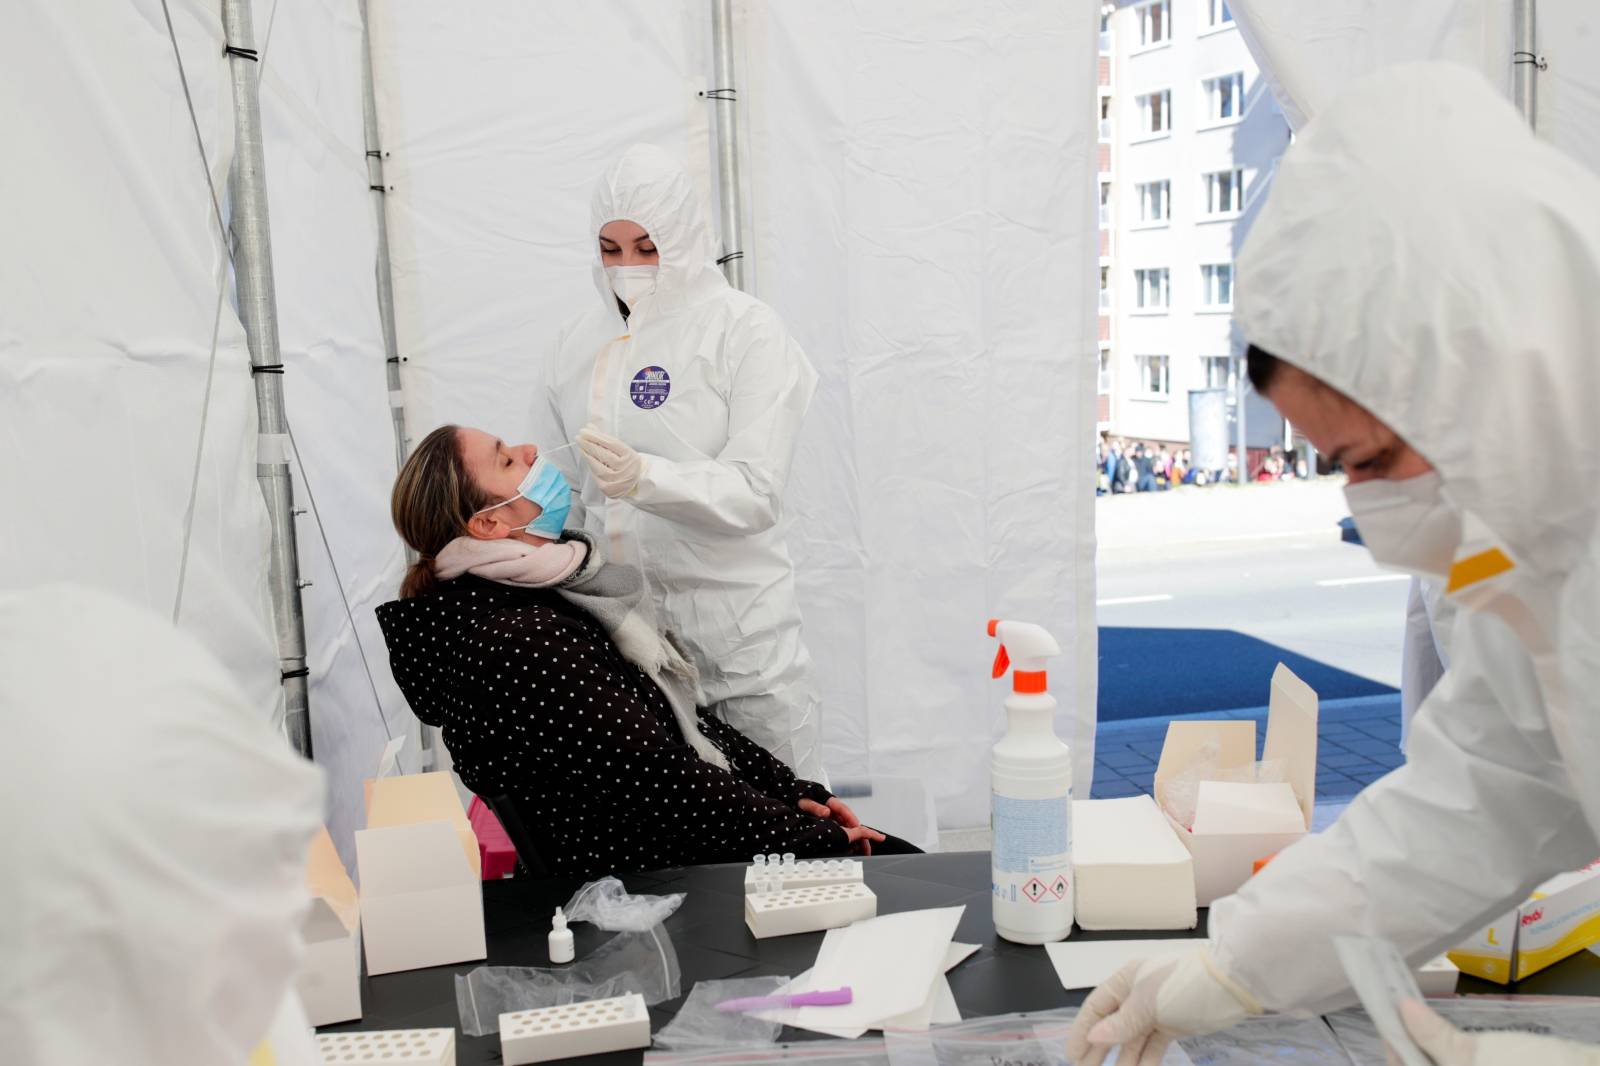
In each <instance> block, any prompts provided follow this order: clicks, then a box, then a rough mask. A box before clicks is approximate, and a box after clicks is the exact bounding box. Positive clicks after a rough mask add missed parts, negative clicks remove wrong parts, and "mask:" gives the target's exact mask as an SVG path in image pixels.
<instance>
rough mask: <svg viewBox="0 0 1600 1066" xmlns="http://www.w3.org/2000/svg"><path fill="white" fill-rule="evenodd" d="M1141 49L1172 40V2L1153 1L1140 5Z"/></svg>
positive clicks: (1166, 0) (1167, 0) (1170, 0)
mask: <svg viewBox="0 0 1600 1066" xmlns="http://www.w3.org/2000/svg"><path fill="white" fill-rule="evenodd" d="M1136 13H1137V14H1138V16H1139V47H1140V48H1149V47H1151V46H1153V45H1158V44H1165V43H1166V42H1168V41H1170V40H1172V0H1151V2H1150V3H1145V4H1140V5H1139V7H1138V8H1137V11H1136Z"/></svg>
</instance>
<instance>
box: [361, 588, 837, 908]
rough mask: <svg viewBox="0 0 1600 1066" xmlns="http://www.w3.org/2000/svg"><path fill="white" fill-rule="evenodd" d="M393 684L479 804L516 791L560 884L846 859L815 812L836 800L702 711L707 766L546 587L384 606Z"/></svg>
mask: <svg viewBox="0 0 1600 1066" xmlns="http://www.w3.org/2000/svg"><path fill="white" fill-rule="evenodd" d="M378 621H379V623H380V624H381V625H382V627H383V635H384V639H385V640H386V641H387V642H388V645H389V662H390V667H391V669H393V671H394V678H395V681H396V682H398V683H399V685H400V690H401V691H402V692H403V693H405V697H406V700H407V701H408V702H409V703H410V704H411V709H412V710H413V711H415V712H416V715H417V717H418V718H420V719H421V720H422V721H424V722H427V723H428V724H430V725H436V726H439V727H441V728H442V730H443V732H444V741H445V744H446V745H447V746H448V747H449V749H450V755H451V757H452V758H453V759H454V760H455V769H456V772H457V773H458V774H460V775H461V779H462V781H464V782H465V783H466V785H467V787H468V788H470V789H472V790H473V791H474V792H476V793H478V794H480V795H488V796H495V795H507V796H510V797H511V798H512V799H513V800H515V801H516V803H517V808H518V811H519V813H520V814H521V816H522V820H523V821H524V822H525V823H526V824H527V827H528V829H529V831H530V832H531V833H532V834H533V836H534V838H535V844H536V846H537V847H538V848H539V851H540V857H541V858H542V859H543V860H544V861H545V863H546V864H547V865H549V866H550V868H551V870H552V872H553V873H555V874H557V875H560V876H571V877H595V876H600V875H603V874H608V873H617V874H621V873H627V872H632V871H637V870H650V869H660V868H663V867H669V866H682V865H690V864H695V863H709V862H741V861H742V862H748V861H750V858H751V856H753V855H755V854H756V853H757V852H780V853H781V852H789V851H792V852H794V853H795V854H796V855H798V856H800V857H801V858H805V857H808V856H818V855H838V854H844V853H845V852H846V851H848V840H847V837H846V835H845V831H844V830H843V829H842V828H840V827H839V826H838V825H837V824H835V823H834V822H831V821H828V820H826V819H819V818H816V817H813V816H811V815H809V814H803V813H801V812H800V811H799V810H797V809H796V804H797V803H798V802H799V801H800V800H801V799H803V798H806V799H814V800H817V801H819V802H824V803H825V802H826V801H827V800H828V799H829V798H830V796H829V793H828V791H827V790H826V789H825V788H823V787H822V786H821V785H819V784H816V783H815V782H810V781H803V780H800V779H798V778H796V777H795V775H794V773H793V772H792V771H791V770H790V769H789V768H788V767H787V766H785V765H784V764H783V763H781V762H779V761H778V760H777V759H775V758H773V757H772V756H771V755H770V754H768V753H767V752H766V751H765V750H764V749H763V748H761V747H759V746H758V745H756V744H755V743H754V742H753V741H751V740H749V739H747V738H746V737H745V736H744V735H743V734H741V733H739V732H738V731H737V730H735V729H734V728H733V727H731V726H729V725H727V724H726V723H724V722H722V721H721V720H720V719H718V718H715V717H713V716H712V715H710V714H707V713H705V712H702V713H701V716H700V723H701V729H702V731H703V732H704V733H705V735H706V738H707V739H708V740H710V741H711V743H712V744H714V745H715V746H716V747H717V748H718V750H720V751H721V752H722V753H723V755H725V756H726V757H727V761H728V766H729V769H728V770H723V769H720V768H719V767H716V766H713V765H712V764H710V763H707V762H705V761H704V760H702V759H700V758H699V757H698V756H696V755H695V753H694V750H693V749H692V748H690V747H689V745H688V744H687V743H685V741H684V739H683V734H682V732H681V731H680V730H679V728H678V723H677V721H676V720H675V719H674V717H673V714H672V708H671V706H670V705H669V704H668V702H667V699H666V697H665V696H664V695H663V694H662V693H661V691H660V690H659V689H658V688H657V687H656V686H655V684H654V682H652V681H651V680H650V679H649V678H648V677H646V676H645V675H644V674H643V673H642V672H641V671H640V670H639V669H638V668H637V667H636V666H634V665H633V664H632V663H630V662H628V661H627V660H626V659H625V658H623V656H622V654H621V653H620V652H618V651H617V648H616V646H615V645H614V644H613V643H612V642H611V638H610V637H609V636H608V635H607V633H606V631H605V630H604V628H603V627H602V626H601V625H600V624H599V623H598V622H596V621H594V619H592V618H590V617H589V616H588V615H587V614H585V613H584V612H583V610H582V609H581V608H579V607H576V606H574V605H573V604H571V603H568V602H567V601H566V600H564V599H563V598H562V597H561V596H560V595H559V594H558V593H556V592H554V591H552V590H549V589H525V588H516V587H512V586H509V585H500V584H496V583H494V582H491V581H487V580H484V579H483V578H479V577H477V576H475V575H472V574H467V575H465V576H462V577H459V578H457V579H455V580H454V581H450V582H446V583H444V584H443V585H441V586H440V587H439V588H438V589H436V590H435V591H433V592H430V593H427V594H424V595H422V596H417V597H413V598H412V599H407V600H395V601H393V602H390V603H386V604H383V605H382V606H381V607H379V608H378Z"/></svg>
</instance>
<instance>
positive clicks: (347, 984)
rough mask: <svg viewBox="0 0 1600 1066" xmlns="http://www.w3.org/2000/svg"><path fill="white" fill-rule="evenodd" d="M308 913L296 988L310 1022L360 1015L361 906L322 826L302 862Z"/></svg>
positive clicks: (323, 1022)
mask: <svg viewBox="0 0 1600 1066" xmlns="http://www.w3.org/2000/svg"><path fill="white" fill-rule="evenodd" d="M306 884H307V887H309V888H310V889H311V913H309V914H307V915H306V920H305V924H304V925H303V926H302V933H303V936H304V938H305V943H306V952H305V956H304V957H303V958H302V959H301V960H300V973H299V975H298V976H297V977H296V979H295V988H296V990H297V991H298V992H299V993H300V1002H301V1003H302V1004H304V1005H305V1009H306V1017H307V1018H308V1019H309V1020H310V1022H311V1024H312V1025H334V1024H336V1023H338V1022H353V1021H355V1020H356V1019H357V1018H360V1017H361V904H360V901H359V900H358V899H357V897H356V886H355V884H354V882H352V881H351V880H350V875H349V874H348V873H346V872H345V869H344V863H342V862H340V861H339V853H338V852H337V851H336V850H334V847H333V838H332V837H330V836H328V830H327V828H326V827H324V828H323V830H322V831H321V832H320V833H318V834H317V836H316V838H315V839H313V840H312V841H311V854H310V857H309V861H308V862H307V864H306Z"/></svg>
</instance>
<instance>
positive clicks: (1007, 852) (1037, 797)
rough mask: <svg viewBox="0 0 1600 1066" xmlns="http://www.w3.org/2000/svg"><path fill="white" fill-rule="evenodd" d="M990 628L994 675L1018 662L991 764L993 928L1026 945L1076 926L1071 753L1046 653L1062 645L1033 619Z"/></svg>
mask: <svg viewBox="0 0 1600 1066" xmlns="http://www.w3.org/2000/svg"><path fill="white" fill-rule="evenodd" d="M989 635H990V636H991V637H998V638H999V639H1000V654H999V655H998V656H997V657H996V658H995V661H994V676H995V677H997V678H998V677H1004V676H1005V673H1006V670H1007V669H1008V668H1010V667H1011V666H1012V664H1013V662H1014V663H1015V666H1016V669H1015V670H1014V671H1013V674H1012V687H1011V695H1010V696H1009V697H1007V699H1006V735H1005V736H1004V737H1003V738H1001V740H1000V742H999V743H998V744H996V745H995V746H994V754H993V756H992V761H991V763H990V772H991V775H992V776H991V782H992V784H991V790H992V806H991V809H990V823H989V825H990V829H991V830H992V832H993V836H994V845H993V850H992V859H991V862H992V868H991V883H990V888H991V890H992V891H993V894H994V927H995V931H996V932H998V933H999V934H1000V935H1001V936H1003V937H1005V938H1006V939H1007V940H1014V941H1016V942H1017V943H1019V944H1046V943H1050V942H1051V941H1055V940H1063V939H1065V938H1066V937H1067V935H1068V934H1070V933H1071V932H1072V893H1073V885H1072V880H1073V870H1072V753H1071V751H1070V750H1069V749H1068V748H1067V746H1066V745H1065V744H1063V743H1062V742H1061V740H1060V739H1059V738H1058V737H1057V736H1056V734H1055V730H1054V728H1053V725H1052V720H1053V719H1054V717H1055V710H1056V701H1055V699H1054V698H1053V697H1051V695H1050V693H1049V692H1048V691H1047V690H1046V687H1045V660H1046V659H1047V658H1049V657H1051V656H1053V655H1060V654H1061V647H1060V645H1058V644H1057V643H1056V641H1055V638H1054V637H1052V636H1051V635H1050V634H1049V633H1047V632H1045V631H1044V630H1043V629H1041V628H1040V627H1038V626H1036V625H1029V624H1028V623H1027V622H1002V621H999V620H997V619H996V620H991V621H990V622H989Z"/></svg>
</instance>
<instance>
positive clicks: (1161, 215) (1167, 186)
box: [1138, 181, 1172, 226]
mask: <svg viewBox="0 0 1600 1066" xmlns="http://www.w3.org/2000/svg"><path fill="white" fill-rule="evenodd" d="M1138 188H1139V222H1140V223H1141V224H1142V225H1146V226H1155V225H1165V224H1166V223H1168V222H1170V221H1172V182H1170V181H1147V182H1143V183H1142V184H1140V185H1139V187H1138Z"/></svg>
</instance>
